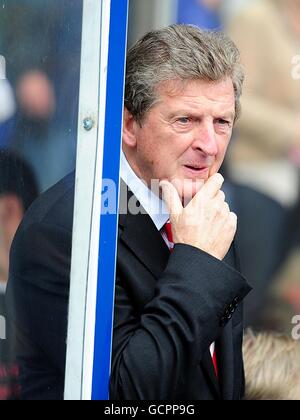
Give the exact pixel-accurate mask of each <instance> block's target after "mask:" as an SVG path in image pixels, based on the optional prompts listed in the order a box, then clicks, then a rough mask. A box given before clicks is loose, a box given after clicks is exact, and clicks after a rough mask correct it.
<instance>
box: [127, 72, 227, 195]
mask: <svg viewBox="0 0 300 420" xmlns="http://www.w3.org/2000/svg"><path fill="white" fill-rule="evenodd" d="M159 93H160V96H159V101H158V102H157V103H156V105H155V106H153V107H152V108H151V109H150V111H149V112H148V113H147V115H146V116H145V119H144V121H143V123H142V125H140V124H139V123H138V122H137V121H133V123H132V124H133V126H132V128H131V135H132V139H133V140H132V144H131V145H130V147H128V144H127V143H126V139H125V140H124V139H123V146H124V152H125V155H126V157H127V158H128V160H129V161H130V163H131V166H132V167H133V170H134V171H135V173H136V174H137V175H138V176H139V177H140V178H141V179H143V180H145V181H146V183H147V184H148V185H150V184H151V180H152V179H158V180H163V179H166V180H169V181H172V180H173V181H174V180H180V182H181V184H182V185H183V183H184V181H185V180H191V181H192V182H193V184H192V186H191V188H190V191H187V192H186V191H183V186H182V185H181V186H179V187H178V192H179V195H180V196H181V198H182V199H185V198H186V195H189V196H194V195H195V194H196V193H197V192H198V191H197V189H196V185H195V184H196V181H197V180H199V179H203V180H204V181H206V180H207V179H208V178H209V177H211V176H212V175H213V174H215V173H217V172H218V171H219V169H220V167H221V164H222V162H223V160H224V157H225V153H226V151H227V147H228V144H229V140H230V137H231V134H232V128H233V124H234V118H235V96H234V88H233V83H232V80H231V79H225V80H220V81H218V82H207V81H202V80H198V81H189V82H188V83H184V84H182V82H181V81H177V82H174V81H172V82H169V83H165V84H162V85H161V86H160V88H159ZM193 164H195V165H197V166H198V167H204V168H207V170H206V171H205V172H203V173H202V174H200V175H199V174H195V173H192V172H191V171H187V168H186V165H189V166H195V165H193ZM191 189H192V191H191Z"/></svg>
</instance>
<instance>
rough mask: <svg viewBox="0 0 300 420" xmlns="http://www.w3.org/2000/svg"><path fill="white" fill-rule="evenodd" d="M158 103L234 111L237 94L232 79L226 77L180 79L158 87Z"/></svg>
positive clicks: (175, 106) (168, 106)
mask: <svg viewBox="0 0 300 420" xmlns="http://www.w3.org/2000/svg"><path fill="white" fill-rule="evenodd" d="M157 93H158V101H157V105H158V106H159V107H160V108H161V109H163V108H166V109H167V108H169V109H170V108H177V107H179V108H181V107H184V108H187V110H188V109H189V108H191V109H194V110H195V109H198V108H199V109H200V108H201V109H203V108H205V109H208V108H213V109H214V110H218V111H219V110H220V111H222V110H224V111H228V112H229V111H233V112H234V108H235V94H234V87H233V83H232V80H231V79H230V78H226V79H223V80H220V81H216V82H211V81H205V80H190V81H184V82H183V81H179V80H173V81H168V82H164V83H162V84H161V85H160V86H159V87H158V89H157Z"/></svg>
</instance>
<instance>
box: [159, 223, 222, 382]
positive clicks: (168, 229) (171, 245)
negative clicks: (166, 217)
mask: <svg viewBox="0 0 300 420" xmlns="http://www.w3.org/2000/svg"><path fill="white" fill-rule="evenodd" d="M165 232H166V235H167V238H168V241H169V248H170V252H173V248H174V240H173V233H172V225H171V222H170V221H168V222H167V223H166V224H165ZM212 362H213V365H214V368H215V372H216V376H217V378H218V377H219V371H218V362H217V353H216V349H215V350H214V353H213V356H212Z"/></svg>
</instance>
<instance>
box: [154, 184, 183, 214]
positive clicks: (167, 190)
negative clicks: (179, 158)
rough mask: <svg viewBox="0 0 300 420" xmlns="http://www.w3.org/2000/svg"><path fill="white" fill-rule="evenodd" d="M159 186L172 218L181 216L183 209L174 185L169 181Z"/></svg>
mask: <svg viewBox="0 0 300 420" xmlns="http://www.w3.org/2000/svg"><path fill="white" fill-rule="evenodd" d="M159 186H160V188H161V190H162V195H163V200H164V202H165V203H166V205H167V208H168V211H169V213H170V217H171V216H172V215H176V214H177V215H178V214H181V213H182V210H183V207H182V203H181V200H180V198H179V195H178V192H177V190H176V188H175V187H174V185H173V184H171V182H168V181H161V182H160V184H159Z"/></svg>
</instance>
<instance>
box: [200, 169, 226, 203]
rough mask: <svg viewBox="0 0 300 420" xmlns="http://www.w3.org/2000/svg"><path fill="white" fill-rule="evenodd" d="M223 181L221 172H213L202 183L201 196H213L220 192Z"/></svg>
mask: <svg viewBox="0 0 300 420" xmlns="http://www.w3.org/2000/svg"><path fill="white" fill-rule="evenodd" d="M223 183H224V178H223V176H222V175H221V174H219V173H218V174H215V175H213V176H211V177H210V178H209V179H208V180H207V181H206V183H205V184H204V186H203V188H202V189H201V191H200V194H201V195H202V196H203V195H205V196H207V197H209V198H215V197H216V195H217V194H218V193H219V192H220V189H221V188H222V185H223Z"/></svg>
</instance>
